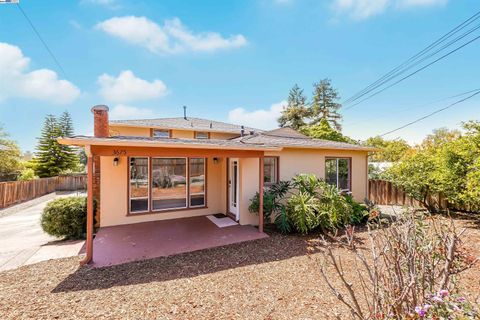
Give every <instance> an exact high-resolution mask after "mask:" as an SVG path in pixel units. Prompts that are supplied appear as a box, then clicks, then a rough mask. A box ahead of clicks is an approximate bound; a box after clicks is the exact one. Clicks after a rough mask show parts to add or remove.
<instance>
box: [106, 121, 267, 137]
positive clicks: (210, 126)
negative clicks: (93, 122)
mask: <svg viewBox="0 0 480 320" xmlns="http://www.w3.org/2000/svg"><path fill="white" fill-rule="evenodd" d="M110 125H111V126H131V127H149V128H159V129H177V130H196V131H209V132H228V133H237V134H239V135H240V132H241V130H242V126H241V125H236V124H230V123H225V122H220V121H212V120H207V119H201V118H192V117H187V118H186V119H185V118H183V117H177V118H159V119H143V120H112V121H110ZM243 129H244V130H245V133H247V134H248V133H250V131H255V132H261V131H262V130H259V129H255V128H251V127H244V128H243Z"/></svg>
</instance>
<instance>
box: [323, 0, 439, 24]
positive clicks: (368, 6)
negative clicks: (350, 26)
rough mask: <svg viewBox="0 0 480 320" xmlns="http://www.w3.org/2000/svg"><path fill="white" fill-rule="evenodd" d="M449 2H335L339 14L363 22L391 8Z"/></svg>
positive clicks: (435, 0) (384, 0)
mask: <svg viewBox="0 0 480 320" xmlns="http://www.w3.org/2000/svg"><path fill="white" fill-rule="evenodd" d="M447 2H448V0H333V3H332V8H333V10H334V11H336V12H337V13H338V14H347V15H348V16H350V17H351V18H353V19H355V20H362V19H366V18H369V17H371V16H374V15H378V14H381V13H383V12H384V11H386V10H387V9H389V8H394V9H395V8H414V7H429V6H439V5H445V4H446V3H447Z"/></svg>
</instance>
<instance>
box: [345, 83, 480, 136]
mask: <svg viewBox="0 0 480 320" xmlns="http://www.w3.org/2000/svg"><path fill="white" fill-rule="evenodd" d="M477 90H478V89H474V90H469V91H466V92H462V93H458V94H455V95H452V96H448V97H445V98H441V99H437V100H435V101H431V102H427V103H422V104H420V105H414V106H410V107H406V108H402V109H399V110H396V112H394V113H391V112H389V113H383V114H380V117H376V118H377V119H384V118H388V116H391V115H395V114H398V113H401V112H405V111H408V110H412V109H416V108H422V107H426V106H429V105H432V104H435V103H439V102H443V101H447V100H450V99H453V98H458V97H461V96H465V95H467V94H470V93H472V92H476V91H477ZM371 121H372V119H367V120H362V121H355V122H349V123H345V124H344V126H349V127H350V126H355V125H358V124H362V123H365V122H371Z"/></svg>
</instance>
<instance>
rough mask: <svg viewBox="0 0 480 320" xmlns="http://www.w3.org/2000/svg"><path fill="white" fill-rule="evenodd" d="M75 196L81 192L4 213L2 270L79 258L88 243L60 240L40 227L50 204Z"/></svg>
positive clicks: (0, 236)
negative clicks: (56, 200) (43, 215)
mask: <svg viewBox="0 0 480 320" xmlns="http://www.w3.org/2000/svg"><path fill="white" fill-rule="evenodd" d="M71 195H79V193H78V192H68V193H65V192H62V193H52V194H49V195H46V196H43V197H40V198H37V199H34V200H31V201H28V202H25V203H22V204H19V205H16V206H12V207H9V208H6V209H3V210H0V271H3V270H9V269H14V268H17V267H20V266H22V265H24V264H31V263H36V262H40V261H44V260H49V259H56V258H63V257H69V256H75V255H78V253H79V252H80V250H81V248H82V246H83V243H84V241H59V239H57V238H55V237H52V236H49V235H48V234H46V233H44V232H43V230H42V227H41V226H40V216H41V214H42V211H43V208H45V206H46V205H47V203H48V202H49V201H51V200H53V199H56V198H60V197H66V196H71Z"/></svg>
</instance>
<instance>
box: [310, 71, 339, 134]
mask: <svg viewBox="0 0 480 320" xmlns="http://www.w3.org/2000/svg"><path fill="white" fill-rule="evenodd" d="M339 99H340V96H339V95H338V91H337V90H336V89H335V88H333V87H332V83H331V80H330V79H323V80H321V81H320V82H317V83H314V84H313V98H312V104H311V105H310V109H311V111H310V115H309V116H310V117H311V119H312V122H311V123H310V124H317V123H319V122H320V120H322V119H326V120H327V121H328V123H329V124H330V125H331V126H332V127H333V128H335V129H336V130H337V131H341V130H342V126H341V124H340V121H341V119H342V116H341V115H340V114H339V113H338V110H339V109H340V108H341V106H342V105H341V104H340V103H338V100H339Z"/></svg>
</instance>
